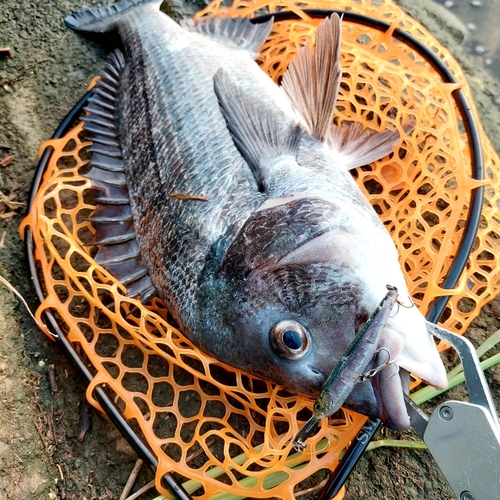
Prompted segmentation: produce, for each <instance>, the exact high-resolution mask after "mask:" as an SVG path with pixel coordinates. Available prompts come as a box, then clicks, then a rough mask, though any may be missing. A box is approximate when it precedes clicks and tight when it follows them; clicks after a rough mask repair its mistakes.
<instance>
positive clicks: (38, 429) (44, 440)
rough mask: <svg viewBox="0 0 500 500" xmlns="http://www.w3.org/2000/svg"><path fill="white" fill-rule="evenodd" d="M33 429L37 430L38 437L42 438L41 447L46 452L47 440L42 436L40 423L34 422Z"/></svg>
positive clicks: (47, 450) (47, 449) (47, 448)
mask: <svg viewBox="0 0 500 500" xmlns="http://www.w3.org/2000/svg"><path fill="white" fill-rule="evenodd" d="M35 429H36V431H37V432H38V435H39V436H40V439H41V440H42V443H43V448H44V450H45V453H48V452H49V446H48V444H47V440H46V439H45V438H44V437H43V433H42V427H41V425H40V424H35Z"/></svg>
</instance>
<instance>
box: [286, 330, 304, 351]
mask: <svg viewBox="0 0 500 500" xmlns="http://www.w3.org/2000/svg"><path fill="white" fill-rule="evenodd" d="M283 343H284V344H285V345H286V346H287V347H289V348H290V349H294V350H297V349H300V348H301V347H302V344H303V342H302V336H301V335H300V333H299V332H296V331H294V330H287V331H286V332H285V333H284V334H283Z"/></svg>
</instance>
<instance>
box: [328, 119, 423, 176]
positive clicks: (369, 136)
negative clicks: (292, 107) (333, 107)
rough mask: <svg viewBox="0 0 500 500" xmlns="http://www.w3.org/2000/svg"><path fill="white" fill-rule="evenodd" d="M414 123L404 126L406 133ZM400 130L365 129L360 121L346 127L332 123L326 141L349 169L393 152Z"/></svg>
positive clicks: (411, 128)
mask: <svg viewBox="0 0 500 500" xmlns="http://www.w3.org/2000/svg"><path fill="white" fill-rule="evenodd" d="M413 128H414V124H413V123H409V124H408V125H405V126H404V127H403V130H404V131H405V133H407V134H408V133H410V132H411V131H412V130H413ZM399 139H400V134H399V131H398V130H385V131H384V132H374V131H370V130H364V129H363V126H362V125H361V124H360V123H353V124H352V125H348V126H345V127H337V126H335V125H332V126H331V127H330V130H329V134H328V137H327V139H326V143H327V144H328V146H329V147H330V148H331V149H332V150H333V151H334V152H335V153H336V155H335V156H338V157H339V158H340V163H341V164H343V165H345V166H346V168H347V169H348V170H350V169H352V168H356V167H359V166H362V165H367V164H368V163H371V162H373V161H376V160H379V159H380V158H383V157H384V156H387V155H388V154H390V153H392V152H393V151H394V148H395V147H396V144H397V143H398V142H399Z"/></svg>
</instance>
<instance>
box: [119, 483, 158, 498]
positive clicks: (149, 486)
mask: <svg viewBox="0 0 500 500" xmlns="http://www.w3.org/2000/svg"><path fill="white" fill-rule="evenodd" d="M154 487H155V481H154V479H153V480H152V481H150V482H149V483H148V484H146V485H144V486H143V487H142V488H141V489H140V490H137V491H136V492H135V493H134V494H132V495H130V496H129V497H127V498H126V499H125V500H136V499H137V498H139V497H140V496H141V495H142V494H143V493H146V491H149V490H152V489H153V488H154Z"/></svg>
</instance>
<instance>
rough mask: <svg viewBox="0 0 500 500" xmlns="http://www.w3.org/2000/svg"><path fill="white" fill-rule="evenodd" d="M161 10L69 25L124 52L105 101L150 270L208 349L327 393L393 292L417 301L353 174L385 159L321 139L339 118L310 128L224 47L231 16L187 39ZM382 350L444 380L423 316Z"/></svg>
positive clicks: (358, 404) (95, 15)
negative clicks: (113, 33) (389, 289)
mask: <svg viewBox="0 0 500 500" xmlns="http://www.w3.org/2000/svg"><path fill="white" fill-rule="evenodd" d="M157 3H158V2H153V3H150V2H147V1H146V2H141V1H139V0H126V1H125V2H123V3H122V4H118V7H117V8H116V9H115V10H113V9H112V8H108V9H107V10H106V9H99V10H96V9H91V10H90V11H86V12H84V13H80V14H75V15H73V16H70V17H69V18H67V23H68V24H69V25H70V26H71V27H73V28H75V29H79V30H82V31H85V30H87V31H109V30H111V29H116V30H117V31H118V33H119V35H120V38H121V40H122V43H123V47H124V63H123V64H122V67H121V69H120V75H119V77H117V80H116V81H117V84H116V89H115V90H114V92H115V93H116V95H114V94H113V95H114V97H113V98H112V99H111V98H109V97H102V95H101V97H99V99H100V101H99V102H97V104H96V105H97V106H101V108H102V106H104V104H105V103H103V101H102V99H108V100H107V101H106V102H107V103H108V104H110V103H111V105H112V106H114V107H115V113H114V116H115V120H116V136H117V143H118V144H119V149H120V150H121V154H122V159H123V164H124V178H125V179H126V186H127V189H128V196H129V199H130V205H131V209H132V214H133V226H134V230H135V235H136V239H137V244H138V248H139V250H140V254H141V259H142V263H143V265H144V267H145V269H146V271H147V274H148V275H149V277H150V279H151V281H152V283H153V284H154V286H155V288H156V290H157V293H158V294H159V295H160V297H161V298H162V299H163V300H164V301H165V302H166V304H167V305H168V307H169V309H170V311H171V312H172V314H173V315H174V317H175V319H176V320H177V321H178V322H179V324H180V325H181V327H182V329H183V331H184V332H185V333H186V335H187V336H188V337H189V338H190V339H191V340H192V341H193V342H194V343H195V344H196V345H198V346H199V347H200V348H201V349H202V350H204V351H205V352H207V353H209V354H212V355H214V356H215V357H217V358H218V359H220V360H221V361H223V362H226V363H228V364H230V365H233V366H235V367H237V368H241V369H243V370H245V371H248V372H250V373H252V374H254V375H257V376H260V377H263V378H265V379H267V380H271V381H273V382H275V383H277V384H280V385H282V386H284V387H285V388H287V389H288V390H289V391H291V392H294V393H300V394H307V395H317V394H318V393H319V392H320V390H321V388H322V386H323V384H324V382H325V380H326V378H327V377H328V375H329V374H330V372H331V371H332V369H333V367H334V366H335V365H336V363H337V362H338V361H339V360H340V359H341V357H342V354H343V353H344V351H345V350H346V349H347V347H348V346H349V345H350V344H351V341H352V339H353V338H354V336H355V335H356V333H357V332H358V330H359V328H360V327H361V325H362V324H363V323H364V322H365V321H366V320H367V318H368V317H369V316H370V314H371V313H372V311H373V310H374V309H375V307H376V306H377V304H378V303H379V301H380V300H381V299H382V297H384V295H385V292H386V285H387V284H391V285H394V286H396V287H397V288H398V290H399V291H400V293H401V294H402V295H403V296H405V293H407V288H406V285H405V283H404V278H403V275H402V273H401V269H400V267H399V264H398V259H397V252H396V250H395V247H394V245H393V243H392V240H391V239H390V237H389V235H388V233H387V232H386V230H385V228H384V227H383V225H382V224H381V223H380V221H379V219H378V217H377V216H376V214H375V212H374V211H373V209H372V208H371V206H370V205H369V204H368V202H367V201H366V199H365V198H364V196H363V194H362V193H361V191H360V190H359V188H358V187H357V186H356V184H355V182H354V181H353V179H352V176H351V175H350V173H349V171H348V169H349V168H351V167H352V166H354V165H353V162H355V161H356V159H359V160H360V161H361V160H363V161H364V160H367V161H368V160H369V161H372V160H374V159H376V158H377V156H375V157H373V155H374V154H375V155H376V154H377V152H379V153H380V152H381V151H384V152H385V153H384V154H387V153H388V152H389V151H390V149H389V150H387V145H385V146H384V145H382V146H380V145H377V144H375V146H374V147H371V145H370V141H372V139H373V136H366V140H365V138H364V136H363V135H361V134H354V133H353V135H355V136H356V137H354V139H356V140H357V141H358V143H359V144H360V147H359V150H361V151H362V152H363V151H364V152H365V153H366V154H360V153H355V154H353V155H351V156H352V157H349V148H348V147H344V146H342V147H341V146H339V145H338V144H339V143H340V142H342V141H340V142H339V141H338V140H337V142H336V139H335V134H333V135H332V136H331V137H330V136H328V137H327V135H328V134H330V132H329V130H330V128H329V127H330V123H328V124H327V125H321V124H320V125H315V124H316V121H317V122H318V123H319V122H322V121H323V122H325V123H326V122H327V121H329V122H331V116H327V117H326V118H321V116H320V117H319V118H316V117H315V115H316V114H317V115H321V111H322V109H321V105H319V104H317V103H316V106H317V108H318V109H317V110H316V111H318V113H316V112H313V113H311V114H312V115H314V116H313V117H312V118H308V116H307V114H308V112H307V110H305V111H304V110H303V109H301V104H300V102H299V101H300V97H297V96H295V97H294V95H293V84H294V82H295V83H296V82H297V78H299V77H297V76H293V75H292V71H290V75H291V76H290V77H289V78H288V79H287V78H286V77H285V79H286V82H285V83H284V88H285V91H283V89H280V88H279V87H278V86H276V85H275V84H274V83H273V82H272V81H271V80H270V79H269V78H268V77H267V76H266V75H265V74H264V73H263V72H262V71H261V70H260V69H259V67H258V66H257V64H256V63H255V62H254V61H253V58H252V56H251V53H250V52H252V50H249V48H248V47H244V48H241V47H234V46H229V45H227V44H225V43H221V42H220V39H221V37H220V32H221V31H222V32H225V33H226V34H227V33H230V32H231V29H232V28H231V29H229V30H226V31H224V30H225V26H226V22H225V21H220V23H222V26H218V27H216V29H212V27H211V25H210V23H207V24H206V25H203V24H202V25H201V27H200V28H198V29H196V28H194V31H189V30H187V29H185V28H183V27H181V26H179V25H177V24H176V23H175V22H174V21H172V20H171V19H170V18H168V17H167V16H166V15H164V14H162V13H160V12H158V9H157V7H158V6H157V5H156V4H157ZM106 16H107V19H106ZM217 22H219V21H215V24H217ZM243 22H244V21H236V24H238V23H243ZM329 23H330V24H328V23H326V28H324V29H323V32H322V33H323V34H322V35H321V37H323V38H324V40H325V41H324V42H322V43H319V42H318V41H317V47H320V48H317V49H316V52H318V53H321V51H322V50H323V48H325V47H326V49H328V43H329V41H330V42H331V41H333V42H335V43H336V45H337V46H338V40H335V37H336V36H337V35H336V33H337V31H338V30H339V28H338V27H336V26H337V25H336V24H335V23H337V24H339V22H338V20H336V21H335V20H332V21H329ZM259 29H260V30H261V33H262V32H263V30H265V28H262V27H261V28H259ZM245 30H251V29H250V28H248V27H247V28H243V31H245ZM335 30H337V31H335ZM214 32H215V35H216V36H213V35H214ZM207 33H208V35H210V36H207ZM325 33H326V34H325ZM259 36H260V35H259ZM338 36H339V35H338ZM214 38H218V39H219V41H217V40H216V39H214ZM257 38H258V37H257ZM237 45H238V44H237ZM326 49H325V50H326ZM306 50H308V49H307V48H306ZM335 50H338V48H337V49H335ZM332 53H333V54H335V52H334V51H333V52H332ZM300 57H301V59H300V60H299V63H298V64H299V65H300V64H302V63H304V64H308V62H307V58H308V57H309V56H308V55H307V53H305V52H303V54H302V55H301V56H300ZM319 57H322V56H321V54H320V55H318V58H319ZM332 59H335V58H334V57H333V56H330V57H328V58H327V59H326V60H327V61H330V60H332ZM337 59H338V54H337ZM301 61H302V62H301ZM304 61H305V62H304ZM334 62H335V61H334ZM335 64H336V65H337V66H335V67H332V68H331V73H332V75H334V77H333V79H334V80H335V79H336V80H337V81H336V85H337V87H335V85H333V87H332V85H331V84H329V83H325V88H326V94H328V95H330V94H332V93H334V96H333V103H330V104H329V106H330V107H331V109H332V111H331V112H332V113H333V108H334V105H335V97H336V93H337V88H338V82H339V78H340V76H339V72H340V69H339V68H340V67H339V66H338V62H335ZM328 65H330V62H328ZM292 69H293V68H292ZM299 69H300V68H299ZM110 71H111V70H110ZM113 71H114V72H115V73H118V71H117V70H116V71H115V69H113ZM113 71H112V72H113ZM108 74H111V73H109V72H108ZM335 74H336V76H335ZM110 78H111V77H110ZM113 79H114V77H113V78H111V80H113ZM103 80H104V82H103V84H102V85H104V86H105V85H106V80H105V79H104V78H103ZM103 88H104V87H102V86H101V88H100V92H101V94H105V93H106V90H105V89H104V90H103ZM290 89H292V90H290ZM306 100H307V99H306ZM330 100H331V99H330ZM307 106H308V105H307V104H306V105H305V107H306V108H307ZM101 108H99V109H101ZM94 111H95V110H94ZM96 112H97V111H96ZM99 112H101V111H99ZM327 114H328V113H327ZM315 120H316V121H315ZM311 123H312V125H311ZM87 127H89V125H88V123H87ZM327 127H328V128H327ZM337 136H338V137H341V138H342V132H337ZM338 137H337V139H338ZM344 139H345V137H344ZM347 139H349V137H347ZM344 142H345V141H344ZM354 142H355V141H354ZM389 142H390V141H389ZM336 144H337V145H336ZM110 147H112V148H113V147H115V146H110ZM391 147H392V146H391ZM371 150H373V151H375V152H373V151H371ZM370 151H371V152H370ZM110 154H111V153H110ZM370 155H371V156H370ZM379 156H381V155H379ZM367 161H364V163H366V162H367ZM364 163H361V164H364ZM96 176H97V174H94V179H95V178H96ZM120 176H121V174H120ZM91 177H92V176H91ZM110 182H114V181H110ZM117 182H118V183H122V177H120V181H117ZM97 184H99V181H98V182H97ZM119 189H122V188H121V187H119ZM201 200H206V201H201ZM115 243H116V242H115ZM104 252H108V253H111V254H112V253H113V249H111V250H109V249H104V250H103V255H104ZM139 274H140V273H139ZM139 274H137V275H138V276H139ZM422 325H423V326H422ZM415 335H416V337H415ZM381 345H382V346H384V347H385V348H386V349H388V350H390V351H391V355H392V357H393V359H395V358H397V360H398V364H400V366H402V367H403V368H405V369H408V370H412V371H414V372H415V373H416V374H417V375H420V376H422V377H423V378H424V379H426V380H428V381H429V382H431V383H434V385H437V386H443V385H444V383H445V382H444V381H443V380H445V378H444V369H443V367H442V365H441V362H440V360H439V357H438V355H437V351H436V350H435V348H434V345H433V343H432V340H431V338H430V336H428V335H427V332H426V329H425V321H424V319H423V317H421V315H420V313H418V311H417V310H416V308H413V309H401V310H400V311H399V313H398V314H397V315H396V316H395V317H394V318H392V319H390V320H389V322H388V326H387V328H386V330H385V331H384V333H383V334H382V340H381ZM391 390H392V391H393V392H394V389H391ZM398 390H399V392H401V388H399V389H398ZM382 392H383V391H382ZM376 396H377V397H376ZM389 397H392V394H391V395H389V394H382V395H380V391H378V392H377V393H376V392H375V391H374V388H373V387H372V385H371V384H370V381H366V382H364V383H362V384H360V385H359V387H358V388H357V389H355V390H354V391H353V393H352V394H351V396H350V398H349V399H348V401H347V405H348V406H349V405H350V406H351V407H353V408H355V409H357V410H361V411H363V412H364V413H366V414H369V415H371V416H376V415H379V414H381V415H384V412H383V409H382V410H381V408H383V406H384V405H383V400H384V398H389ZM397 397H398V398H399V399H398V401H399V400H401V404H400V405H399V406H397V405H396V409H395V410H394V411H393V413H394V414H395V415H393V416H392V417H393V421H394V422H396V426H397V425H398V422H406V421H407V415H406V413H405V410H404V403H402V392H401V394H399V393H398V395H397Z"/></svg>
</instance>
